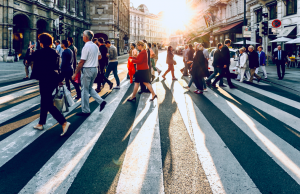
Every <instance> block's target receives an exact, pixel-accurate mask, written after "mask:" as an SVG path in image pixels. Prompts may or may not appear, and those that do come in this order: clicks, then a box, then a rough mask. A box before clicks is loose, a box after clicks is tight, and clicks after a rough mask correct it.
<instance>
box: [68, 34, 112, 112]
mask: <svg viewBox="0 0 300 194" xmlns="http://www.w3.org/2000/svg"><path fill="white" fill-rule="evenodd" d="M93 37H94V33H93V32H92V31H90V30H86V31H84V32H83V41H84V42H85V45H84V47H83V48H82V52H81V60H80V62H79V64H78V66H77V68H76V71H75V73H74V74H73V76H72V79H73V80H74V79H75V76H76V74H77V73H78V72H79V71H80V70H81V69H82V77H81V85H82V93H81V96H82V102H81V109H82V112H80V113H77V114H76V115H78V116H89V115H90V114H91V113H90V107H89V95H91V96H92V97H93V98H94V99H95V100H96V101H97V102H98V103H99V104H100V111H102V110H103V109H104V107H105V105H106V102H105V101H104V100H103V99H102V98H101V97H100V96H99V95H98V93H97V92H96V91H95V90H94V89H93V84H94V81H95V79H96V77H97V73H98V69H97V67H98V63H99V62H98V60H100V59H101V54H100V52H99V48H98V46H97V45H96V44H94V43H93V42H92V41H91V40H93Z"/></svg>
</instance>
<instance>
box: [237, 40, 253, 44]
mask: <svg viewBox="0 0 300 194" xmlns="http://www.w3.org/2000/svg"><path fill="white" fill-rule="evenodd" d="M233 44H244V41H240V42H236V43H233ZM246 44H259V43H257V42H253V41H250V40H246Z"/></svg>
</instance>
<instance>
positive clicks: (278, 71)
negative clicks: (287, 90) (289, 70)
mask: <svg viewBox="0 0 300 194" xmlns="http://www.w3.org/2000/svg"><path fill="white" fill-rule="evenodd" d="M276 67H277V76H278V78H279V79H280V78H281V72H280V62H279V61H278V62H277V63H276Z"/></svg>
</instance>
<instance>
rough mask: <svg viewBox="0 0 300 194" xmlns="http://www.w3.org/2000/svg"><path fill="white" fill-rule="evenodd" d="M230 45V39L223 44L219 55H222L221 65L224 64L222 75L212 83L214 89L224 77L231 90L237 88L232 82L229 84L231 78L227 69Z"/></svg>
mask: <svg viewBox="0 0 300 194" xmlns="http://www.w3.org/2000/svg"><path fill="white" fill-rule="evenodd" d="M230 44H231V40H230V39H226V40H225V42H224V46H223V47H222V49H221V54H222V63H223V64H224V66H223V70H222V74H221V75H219V76H218V77H217V78H216V79H215V81H214V82H213V83H212V86H213V87H215V88H216V86H215V85H216V83H217V82H218V81H219V80H221V79H223V77H224V76H226V77H227V82H228V85H229V87H230V88H231V89H234V88H237V87H235V86H234V85H233V84H232V82H231V78H230V71H229V67H230V51H229V46H230ZM219 86H221V87H226V86H225V85H222V84H220V85H219Z"/></svg>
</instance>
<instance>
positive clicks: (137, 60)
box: [132, 53, 143, 64]
mask: <svg viewBox="0 0 300 194" xmlns="http://www.w3.org/2000/svg"><path fill="white" fill-rule="evenodd" d="M132 62H133V63H136V64H138V63H142V62H143V54H141V53H140V54H139V55H138V56H137V57H136V58H133V59H132Z"/></svg>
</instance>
